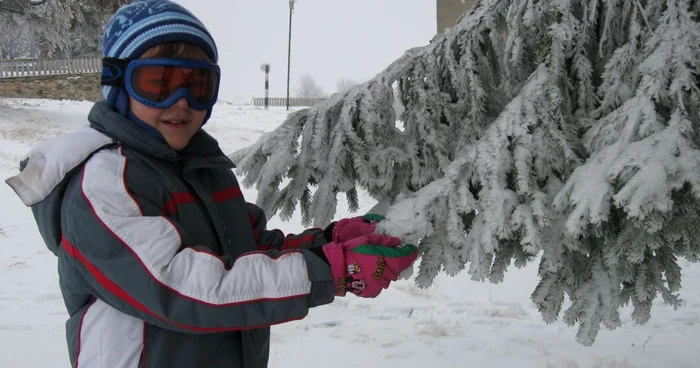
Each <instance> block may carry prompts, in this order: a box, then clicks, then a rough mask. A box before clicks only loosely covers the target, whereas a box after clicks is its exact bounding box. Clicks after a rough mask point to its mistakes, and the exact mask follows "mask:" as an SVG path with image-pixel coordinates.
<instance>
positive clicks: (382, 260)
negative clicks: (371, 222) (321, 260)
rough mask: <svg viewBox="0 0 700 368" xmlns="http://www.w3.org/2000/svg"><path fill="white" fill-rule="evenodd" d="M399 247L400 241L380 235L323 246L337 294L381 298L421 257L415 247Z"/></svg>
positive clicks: (365, 236) (370, 235)
mask: <svg viewBox="0 0 700 368" xmlns="http://www.w3.org/2000/svg"><path fill="white" fill-rule="evenodd" d="M400 245H401V239H399V238H393V237H388V236H384V235H379V234H367V235H363V236H361V237H359V238H355V239H352V240H348V241H346V242H342V243H335V242H333V243H328V244H326V245H324V246H323V248H322V249H323V253H324V254H325V255H326V258H328V263H329V264H330V265H331V273H332V274H333V279H334V280H335V281H336V282H335V291H336V294H335V295H336V296H345V293H346V292H347V291H350V292H352V293H353V294H355V295H357V296H360V297H363V298H374V297H376V296H377V295H379V293H380V292H381V291H382V289H386V288H388V287H389V283H390V282H391V281H396V280H398V278H399V274H400V273H401V271H403V270H405V269H406V268H408V267H409V266H410V265H411V264H413V261H415V260H416V258H417V257H418V248H417V247H416V246H415V245H412V244H406V245H404V246H403V247H400Z"/></svg>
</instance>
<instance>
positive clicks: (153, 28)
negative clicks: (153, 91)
mask: <svg viewBox="0 0 700 368" xmlns="http://www.w3.org/2000/svg"><path fill="white" fill-rule="evenodd" d="M103 40H104V41H103V42H104V49H103V54H102V56H103V57H118V58H120V59H128V58H132V59H135V58H138V57H140V56H141V55H142V54H143V53H144V52H145V51H147V50H148V49H150V48H152V47H154V46H156V45H159V44H163V43H168V42H185V43H191V44H194V45H197V46H199V47H200V48H202V50H204V52H206V54H207V55H208V56H209V57H210V58H211V59H212V61H213V62H214V63H216V62H218V51H217V48H216V43H215V42H214V39H213V38H212V36H211V34H210V33H209V31H207V29H206V27H204V25H203V24H202V22H201V21H199V19H197V18H196V17H195V16H194V15H193V14H192V13H190V12H189V11H188V10H187V9H185V8H183V7H182V6H180V5H178V4H176V3H174V2H172V1H167V0H139V1H135V2H133V3H131V4H129V5H125V6H123V7H121V8H120V9H119V10H118V11H117V13H116V14H114V16H112V19H110V20H109V22H108V23H107V25H106V26H105V32H104V37H103ZM102 94H103V95H104V97H105V100H106V101H107V103H108V104H109V105H110V106H111V107H112V108H114V109H115V110H117V111H118V112H119V113H120V114H122V115H124V116H127V114H128V100H129V98H128V94H127V92H126V89H124V88H118V87H110V86H104V87H103V88H102ZM209 116H211V110H209V111H208V113H207V117H206V119H208V118H209ZM206 119H205V122H206Z"/></svg>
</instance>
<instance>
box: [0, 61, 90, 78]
mask: <svg viewBox="0 0 700 368" xmlns="http://www.w3.org/2000/svg"><path fill="white" fill-rule="evenodd" d="M101 71H102V59H100V58H99V57H79V58H72V59H29V60H11V61H0V78H11V77H30V76H41V75H59V74H82V73H100V72H101Z"/></svg>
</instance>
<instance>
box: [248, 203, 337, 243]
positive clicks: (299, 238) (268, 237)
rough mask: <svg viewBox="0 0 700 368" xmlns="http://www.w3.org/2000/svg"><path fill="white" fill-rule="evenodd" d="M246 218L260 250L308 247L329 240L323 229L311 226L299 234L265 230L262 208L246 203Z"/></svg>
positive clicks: (265, 218)
mask: <svg viewBox="0 0 700 368" xmlns="http://www.w3.org/2000/svg"><path fill="white" fill-rule="evenodd" d="M248 218H249V219H250V224H251V226H252V227H253V232H254V233H255V240H256V242H257V244H258V249H260V250H270V249H277V250H286V249H309V248H315V247H318V246H322V245H324V244H326V243H328V242H329V239H326V238H325V237H324V234H323V229H319V228H311V229H306V230H304V231H302V232H301V233H299V234H287V235H286V236H285V235H284V233H283V232H282V230H279V229H274V230H267V217H266V216H265V212H263V210H262V209H261V208H260V207H258V206H256V205H254V204H252V203H248Z"/></svg>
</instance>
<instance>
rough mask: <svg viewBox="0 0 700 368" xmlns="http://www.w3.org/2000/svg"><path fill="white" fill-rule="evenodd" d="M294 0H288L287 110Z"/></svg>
mask: <svg viewBox="0 0 700 368" xmlns="http://www.w3.org/2000/svg"><path fill="white" fill-rule="evenodd" d="M294 1H295V0H289V42H288V44H287V111H289V70H290V68H291V59H292V14H293V13H294Z"/></svg>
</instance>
